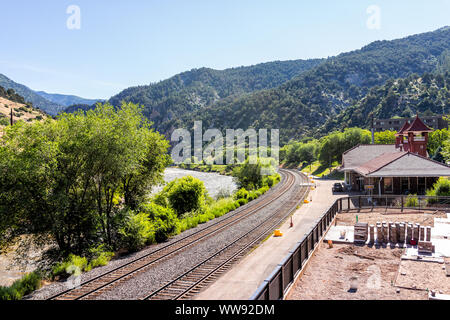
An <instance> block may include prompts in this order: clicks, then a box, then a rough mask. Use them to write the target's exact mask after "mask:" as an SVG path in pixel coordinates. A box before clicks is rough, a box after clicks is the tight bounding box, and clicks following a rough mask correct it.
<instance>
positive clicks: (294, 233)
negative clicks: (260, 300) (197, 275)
mask: <svg viewBox="0 0 450 320" xmlns="http://www.w3.org/2000/svg"><path fill="white" fill-rule="evenodd" d="M314 181H315V182H316V186H317V188H315V190H312V191H310V193H309V196H308V199H310V198H311V197H312V200H313V201H312V202H310V203H307V204H302V205H301V207H300V208H299V209H298V210H297V211H296V212H295V213H294V215H293V217H292V219H293V222H294V227H293V228H290V220H289V219H288V220H287V221H286V222H285V223H284V224H283V225H282V226H281V228H279V229H280V231H281V233H282V234H283V236H282V237H273V236H272V237H270V238H268V239H267V240H266V241H264V242H263V243H262V244H260V245H259V247H258V248H256V249H255V250H253V251H252V252H250V253H249V254H248V255H247V256H245V257H244V258H243V259H242V260H241V261H240V262H238V263H237V264H235V265H234V266H233V267H232V268H231V269H230V270H228V271H227V272H226V273H224V274H223V275H222V276H221V277H220V278H218V279H217V280H216V281H215V282H214V283H212V284H211V285H210V286H209V287H208V288H206V289H205V290H203V291H202V292H200V293H199V294H198V295H196V296H195V297H194V299H195V300H248V299H249V298H250V297H251V296H252V295H253V293H254V292H255V291H256V290H257V289H258V287H259V286H260V285H261V284H262V283H263V281H264V280H265V279H266V278H267V277H268V276H269V275H270V274H271V273H272V271H273V270H274V269H275V267H276V266H277V265H278V264H279V263H281V261H282V260H283V258H285V257H286V256H287V255H288V253H289V251H290V250H291V249H292V248H293V247H294V246H295V244H296V243H297V242H298V241H300V240H301V238H302V237H303V235H304V234H305V233H306V232H308V231H309V230H310V228H311V227H312V226H314V225H315V224H316V223H317V221H318V219H319V218H320V216H321V215H322V214H323V213H324V212H325V211H326V210H327V209H328V208H329V207H330V206H331V205H332V204H333V203H334V202H335V201H336V199H338V198H342V197H344V196H345V194H333V193H332V191H331V190H332V186H333V184H334V183H336V182H340V181H335V180H314Z"/></svg>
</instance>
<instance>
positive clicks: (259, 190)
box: [258, 186, 269, 194]
mask: <svg viewBox="0 0 450 320" xmlns="http://www.w3.org/2000/svg"><path fill="white" fill-rule="evenodd" d="M267 191H269V187H268V186H265V187H262V188H259V189H258V192H259V193H261V194H264V193H266V192H267Z"/></svg>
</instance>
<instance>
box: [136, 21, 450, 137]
mask: <svg viewBox="0 0 450 320" xmlns="http://www.w3.org/2000/svg"><path fill="white" fill-rule="evenodd" d="M448 50H450V29H449V28H441V29H439V30H437V31H434V32H428V33H423V34H418V35H413V36H409V37H406V38H403V39H398V40H392V41H376V42H374V43H371V44H369V45H367V46H365V47H363V48H362V49H360V50H355V51H352V52H348V53H343V54H340V55H338V56H336V57H332V58H329V59H327V60H326V61H324V62H322V63H320V64H319V65H317V66H315V67H313V68H311V69H310V70H308V71H305V72H303V73H302V74H300V75H299V76H298V77H296V78H294V79H292V80H290V81H287V82H285V83H284V84H282V85H280V86H278V87H276V88H273V89H268V90H261V91H257V92H254V93H250V94H246V95H242V96H238V97H227V98H225V99H221V100H219V101H217V102H215V103H213V104H212V105H209V106H205V107H203V108H199V109H198V110H197V111H194V112H193V113H189V114H184V115H183V114H181V116H178V117H177V118H176V119H172V120H170V121H168V122H165V123H163V124H161V125H160V130H162V131H163V132H166V133H169V132H171V130H173V129H174V128H178V127H186V128H192V125H193V121H194V120H203V125H204V128H205V129H206V128H218V129H225V128H243V129H245V128H250V127H253V128H256V129H258V128H268V129H270V128H279V129H280V137H281V142H282V143H286V142H288V141H289V140H290V139H293V138H295V139H299V138H302V137H305V136H311V135H314V134H317V132H318V131H317V129H318V128H320V127H322V126H323V125H324V124H325V123H327V122H328V123H329V122H330V121H333V119H334V118H336V117H338V116H339V115H340V114H341V113H343V112H345V110H346V109H347V108H350V107H351V106H353V105H355V104H357V103H358V101H360V99H363V98H364V97H365V96H366V94H368V92H369V91H370V89H371V88H373V87H375V86H380V85H383V84H384V83H385V82H386V81H387V80H389V79H398V78H407V77H408V76H410V75H412V74H414V73H416V74H424V73H426V72H433V71H435V70H437V68H438V67H441V66H442V63H441V62H442V61H443V60H445V57H446V56H447V54H448ZM136 100H137V101H138V100H139V99H136ZM373 107H376V106H373ZM349 116H350V115H349ZM331 127H333V126H331ZM331 127H330V128H331Z"/></svg>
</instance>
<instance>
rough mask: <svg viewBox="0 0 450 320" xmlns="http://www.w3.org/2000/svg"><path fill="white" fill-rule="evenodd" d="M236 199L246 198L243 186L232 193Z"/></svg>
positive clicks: (246, 194) (246, 192) (246, 193)
mask: <svg viewBox="0 0 450 320" xmlns="http://www.w3.org/2000/svg"><path fill="white" fill-rule="evenodd" d="M234 198H235V199H236V200H238V199H248V191H247V190H246V189H244V188H241V189H239V191H238V192H236V194H235V195H234Z"/></svg>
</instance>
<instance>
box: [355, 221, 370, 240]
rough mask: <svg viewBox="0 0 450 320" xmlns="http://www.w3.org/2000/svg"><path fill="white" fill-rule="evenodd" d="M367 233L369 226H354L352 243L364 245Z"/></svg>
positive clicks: (362, 224) (364, 224)
mask: <svg viewBox="0 0 450 320" xmlns="http://www.w3.org/2000/svg"><path fill="white" fill-rule="evenodd" d="M368 233H369V224H368V223H363V222H358V223H357V224H355V235H354V241H355V242H357V243H366V241H367V237H368Z"/></svg>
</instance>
